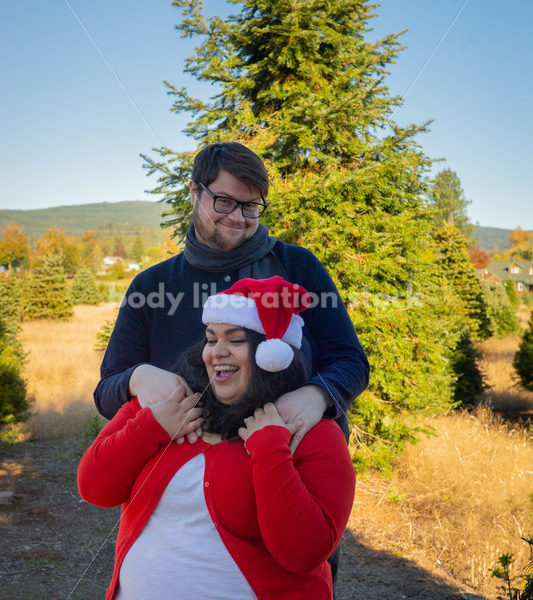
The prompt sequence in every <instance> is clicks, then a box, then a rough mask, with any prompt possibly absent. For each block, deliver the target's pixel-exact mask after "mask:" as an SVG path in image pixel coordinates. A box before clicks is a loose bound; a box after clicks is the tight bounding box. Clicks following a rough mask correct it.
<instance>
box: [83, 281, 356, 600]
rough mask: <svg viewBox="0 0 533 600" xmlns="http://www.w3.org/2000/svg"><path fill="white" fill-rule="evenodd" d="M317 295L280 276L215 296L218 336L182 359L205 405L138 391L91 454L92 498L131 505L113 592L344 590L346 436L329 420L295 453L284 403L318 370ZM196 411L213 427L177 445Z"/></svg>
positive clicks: (211, 595) (204, 594)
mask: <svg viewBox="0 0 533 600" xmlns="http://www.w3.org/2000/svg"><path fill="white" fill-rule="evenodd" d="M285 292H290V294H292V297H291V299H290V300H289V301H288V304H289V305H290V306H289V307H287V306H286V304H287V302H286V301H285V300H286V298H285V297H286V296H287V294H286V293H285ZM290 294H289V295H290ZM249 296H252V298H250V297H249ZM267 296H268V299H269V302H268V303H267V302H266V298H267ZM306 296H307V294H306V292H305V290H303V289H302V288H299V287H298V286H294V285H293V284H290V283H288V282H285V281H283V280H282V279H281V278H280V277H274V278H270V279H267V280H241V281H240V282H237V283H236V284H235V285H234V286H232V287H231V288H230V289H229V290H227V291H226V292H223V293H222V294H218V295H216V296H212V297H210V298H209V299H208V301H207V303H206V305H205V307H204V311H203V321H204V323H206V325H207V328H206V338H205V340H203V341H202V342H201V343H200V344H199V345H197V346H195V347H193V348H192V349H190V350H189V351H188V352H187V353H186V354H185V356H183V357H182V360H181V368H180V370H179V372H180V373H181V374H182V375H184V376H185V379H186V380H187V381H188V383H189V385H190V386H191V387H192V389H195V390H199V391H201V392H203V396H202V409H200V408H198V407H196V404H197V403H198V400H199V398H200V394H198V393H197V394H193V395H192V396H188V397H184V396H183V391H181V392H180V391H177V392H176V393H175V394H173V396H171V397H170V398H169V399H168V400H165V401H164V402H160V403H157V404H154V405H152V406H149V407H146V408H143V409H141V408H140V406H139V403H138V401H137V399H136V398H134V399H132V400H131V401H130V402H128V403H127V404H125V405H124V406H123V407H122V409H121V410H120V411H119V412H118V413H117V415H116V416H115V418H114V419H113V420H112V421H111V422H110V423H109V424H108V425H107V426H106V427H105V428H104V429H103V430H102V432H101V433H100V435H99V436H98V438H97V439H96V440H95V442H94V443H93V444H92V446H91V447H90V448H89V449H88V450H87V452H86V453H85V454H84V456H83V458H82V460H81V462H80V465H79V470H78V485H79V489H80V494H81V495H82V497H83V498H84V499H85V500H87V501H88V502H91V503H93V504H97V505H99V506H115V505H118V504H122V517H121V524H120V530H119V533H118V538H117V545H116V556H115V569H114V573H113V578H112V581H111V584H110V586H109V589H108V592H107V596H106V598H107V599H111V598H113V599H119V600H140V599H141V598H142V599H143V600H150V599H151V598H153V599H156V598H157V599H162V598H191V599H192V598H195V599H196V598H208V599H215V598H216V599H218V598H220V599H231V600H240V599H243V600H244V599H250V598H261V599H266V600H267V599H274V598H276V599H279V598H284V599H293V598H294V599H296V598H306V599H308V598H310V599H317V600H318V599H331V598H332V585H331V571H330V567H329V565H328V563H327V558H328V556H329V555H330V554H331V552H332V550H333V549H334V548H335V547H336V545H337V544H338V542H339V540H340V537H341V535H342V532H343V530H344V527H345V526H346V523H347V520H348V517H349V514H350V509H351V506H352V503H353V494H354V488H355V475H354V471H353V466H352V464H351V460H350V456H349V454H348V450H347V447H346V442H345V439H344V436H343V434H342V432H341V430H340V428H339V427H338V426H337V425H336V424H335V423H334V422H333V421H329V420H326V419H323V420H322V421H321V422H320V423H318V424H317V425H316V426H315V427H314V428H313V429H312V430H311V431H309V432H308V433H307V435H306V436H305V437H304V438H303V440H302V441H301V443H300V444H299V446H298V448H297V449H296V451H295V453H294V456H292V455H291V452H290V449H289V442H290V438H291V431H290V430H289V428H288V427H287V426H286V424H285V422H284V421H283V420H282V419H281V417H280V416H279V414H278V413H277V411H276V408H275V406H274V404H272V402H273V401H274V400H276V399H277V398H278V397H279V396H280V395H282V394H283V393H286V392H288V391H290V390H292V389H296V388H297V387H300V386H301V385H302V384H303V383H304V382H305V368H304V366H303V365H304V363H303V359H302V356H301V354H300V352H299V350H298V348H299V347H300V345H301V333H302V332H301V329H302V324H303V320H302V319H301V317H299V315H298V314H297V313H298V312H300V311H301V310H303V309H304V305H305V301H306ZM282 297H283V302H282V301H281V300H282ZM272 298H273V299H274V300H277V303H276V302H272ZM209 384H210V385H209ZM191 411H192V412H191ZM189 413H190V415H189ZM200 415H203V419H202V417H201V416H200ZM188 416H190V417H191V418H193V419H197V424H198V426H202V429H203V435H202V438H201V439H200V440H199V441H198V443H196V444H194V445H193V444H190V443H189V442H188V441H185V442H184V443H182V444H177V443H174V442H173V440H174V439H176V438H178V437H179V431H180V427H181V426H182V425H183V423H184V422H185V420H186V419H187V417H188Z"/></svg>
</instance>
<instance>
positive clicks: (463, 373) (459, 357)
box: [451, 331, 485, 406]
mask: <svg viewBox="0 0 533 600" xmlns="http://www.w3.org/2000/svg"><path fill="white" fill-rule="evenodd" d="M480 358H481V356H480V353H479V351H478V350H477V348H476V346H475V345H474V342H473V341H472V336H471V335H470V333H469V332H468V331H465V332H464V333H463V335H462V336H461V338H460V339H459V341H458V343H457V346H456V347H455V350H454V352H453V354H452V358H451V367H452V370H453V372H454V374H455V376H456V377H457V379H456V381H455V389H454V398H455V401H456V402H458V403H459V405H460V406H472V405H474V404H475V402H476V399H477V398H478V396H479V395H480V394H481V392H482V391H483V389H484V387H485V386H484V384H483V376H482V374H481V371H480V369H479V360H480Z"/></svg>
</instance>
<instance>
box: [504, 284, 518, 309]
mask: <svg viewBox="0 0 533 600" xmlns="http://www.w3.org/2000/svg"><path fill="white" fill-rule="evenodd" d="M503 286H504V288H505V292H506V293H507V297H508V298H509V302H510V303H511V306H512V307H513V310H517V309H518V307H519V306H520V298H519V297H518V294H517V293H516V284H515V282H514V281H513V280H512V279H507V280H506V281H504V282H503Z"/></svg>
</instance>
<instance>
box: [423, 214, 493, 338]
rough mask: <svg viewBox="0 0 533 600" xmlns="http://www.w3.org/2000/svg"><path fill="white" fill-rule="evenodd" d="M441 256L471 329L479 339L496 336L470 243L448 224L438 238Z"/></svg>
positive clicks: (440, 259)
mask: <svg viewBox="0 0 533 600" xmlns="http://www.w3.org/2000/svg"><path fill="white" fill-rule="evenodd" d="M435 239H436V242H437V244H438V247H439V251H440V254H439V256H438V258H437V264H438V265H439V266H440V267H441V269H442V271H443V275H444V276H445V277H446V279H447V280H448V281H449V282H450V283H451V285H452V287H453V289H454V290H455V292H456V293H457V295H458V296H459V298H460V299H461V301H462V302H463V305H464V311H465V316H466V318H467V320H468V328H469V329H470V331H471V332H472V335H473V337H474V338H475V339H481V340H484V339H486V338H488V337H490V335H491V334H492V333H493V330H492V326H491V320H490V318H489V315H488V313H487V304H486V301H485V298H484V296H483V291H482V289H481V285H480V281H479V279H478V278H477V277H476V272H475V268H474V265H473V264H472V263H471V262H470V257H469V256H468V251H467V240H466V238H465V237H464V236H463V234H462V233H461V232H460V231H459V230H458V229H457V227H454V226H453V225H445V226H444V227H442V228H441V229H439V230H438V231H437V233H436V235H435Z"/></svg>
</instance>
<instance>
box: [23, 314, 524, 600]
mask: <svg viewBox="0 0 533 600" xmlns="http://www.w3.org/2000/svg"><path fill="white" fill-rule="evenodd" d="M114 311H115V308H114V305H111V304H106V305H100V306H97V307H94V306H93V307H91V306H78V307H76V313H75V317H74V318H73V319H72V320H71V321H69V322H50V321H34V322H28V323H25V324H24V328H23V343H24V346H25V348H26V350H28V351H29V357H28V362H27V366H26V371H25V375H26V378H27V381H28V386H29V390H30V393H31V395H32V396H33V397H34V404H33V409H32V412H33V416H32V417H31V419H30V421H29V423H28V424H27V425H25V426H24V427H25V428H26V431H27V436H26V437H28V436H31V437H32V439H33V440H36V441H37V442H39V440H42V441H43V442H46V443H50V440H54V439H57V438H62V439H63V440H65V442H66V441H68V439H71V438H72V437H78V436H79V435H80V433H81V432H82V430H83V428H84V427H85V425H86V422H87V418H88V417H90V416H92V415H95V414H96V411H95V408H94V404H93V400H92V392H93V389H94V386H95V384H96V382H97V381H98V377H99V375H98V368H99V364H100V361H101V358H102V354H101V353H99V352H96V351H95V350H94V349H93V346H94V343H95V339H96V337H95V336H96V332H97V330H98V329H99V328H100V326H101V325H102V324H103V322H104V321H105V320H106V319H108V318H111V317H112V316H113V315H114ZM522 317H523V318H522V321H523V322H525V318H526V317H527V314H526V313H524V314H523V315H522ZM518 340H519V338H518V336H509V337H507V338H503V339H501V340H488V341H487V342H485V343H484V344H483V345H482V346H481V350H482V352H483V356H484V359H483V361H484V363H483V366H484V370H485V373H486V376H487V380H488V382H489V384H490V385H491V390H489V391H487V392H486V394H485V400H489V401H490V402H492V404H493V406H495V407H499V408H502V407H505V408H506V410H507V409H508V408H509V407H510V406H512V407H514V408H516V407H520V409H524V408H525V409H528V408H529V409H531V408H533V400H532V396H533V394H528V393H526V392H524V390H522V389H521V388H519V386H517V383H516V380H515V377H514V374H513V370H512V366H511V361H512V356H513V354H514V351H515V350H516V348H517V346H518ZM429 425H431V426H432V427H433V428H434V431H435V435H433V436H429V437H426V438H424V439H422V440H421V441H420V443H418V444H417V445H415V446H411V447H409V448H407V449H406V450H405V452H404V453H403V454H402V456H401V458H400V459H399V461H398V463H397V465H396V470H395V474H394V476H393V478H392V479H391V480H386V479H384V478H383V477H382V476H381V475H380V474H370V475H368V476H366V477H365V478H361V481H360V482H359V484H358V490H357V494H356V501H355V504H354V509H353V512H352V516H351V520H350V527H349V530H348V532H347V537H348V538H349V540H348V541H347V544H348V548H349V551H348V553H347V557H348V558H347V562H346V566H345V567H344V569H345V570H344V573H343V576H342V577H343V584H342V586H341V588H342V590H343V591H344V593H343V594H341V596H340V597H341V598H344V597H346V598H353V597H361V598H365V599H367V600H372V599H374V598H376V600H377V598H380V599H384V598H400V597H406V598H430V597H431V598H432V599H433V598H435V599H436V598H441V597H442V598H448V597H450V598H451V597H458V596H450V595H449V594H450V593H451V592H450V590H451V591H454V590H455V591H457V590H462V591H475V592H477V593H482V594H483V595H484V596H485V597H486V598H488V599H491V600H493V599H494V598H496V591H495V590H496V583H495V580H493V579H491V577H490V571H491V569H492V568H494V566H495V562H496V560H497V558H498V557H499V556H500V555H501V554H503V553H505V552H512V553H513V554H515V556H516V562H517V565H520V564H525V562H526V558H527V547H526V545H525V544H524V543H523V542H521V540H520V536H521V535H526V534H528V533H531V532H533V439H532V430H531V427H530V428H529V430H528V429H527V428H526V427H523V426H513V425H510V424H505V423H504V422H503V421H502V420H501V419H500V418H498V417H496V416H495V415H494V414H493V413H492V412H491V411H490V410H488V409H483V408H479V409H478V410H476V411H475V412H473V413H470V414H469V413H460V412H459V413H454V414H451V415H449V416H441V417H438V418H434V419H432V420H431V421H429ZM62 443H63V442H62ZM52 445H53V442H52ZM43 448H44V446H43ZM50 468H51V467H50ZM72 485H75V483H74V482H73V483H72ZM74 490H75V488H74ZM74 493H75V492H74ZM350 561H351V562H350ZM380 561H381V562H380ZM380 564H382V565H383V567H382V568H381V567H379V565H380ZM365 565H367V566H365ZM392 566H394V569H396V571H395V570H392V571H391V568H392ZM365 569H366V570H365ZM398 569H399V571H398ZM391 573H395V575H391ZM362 574H365V575H362ZM365 577H366V579H365ZM391 577H396V578H398V579H401V580H402V582H401V585H404V586H407V587H404V588H402V589H404V590H411V591H409V592H404V595H403V596H401V595H394V594H395V591H394V590H395V589H396V591H397V589H399V588H396V587H395V586H396V583H395V582H394V581H392V580H391V579H390V578H391ZM104 579H105V578H104ZM422 581H424V582H425V583H424V584H422V583H421V582H422ZM437 582H438V583H437ZM357 586H358V587H357ZM409 586H410V587H409ZM417 586H418V587H417ZM424 586H426V587H424ZM428 586H430V587H428ZM391 589H392V591H391ZM429 589H431V590H433V591H431V592H428V591H427V590H429ZM355 590H356V591H355ZM424 590H426V591H424ZM426 593H428V594H429V595H424V594H426ZM354 594H355V596H354ZM27 597H28V598H30V597H31V596H27ZM36 597H37V596H36Z"/></svg>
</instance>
